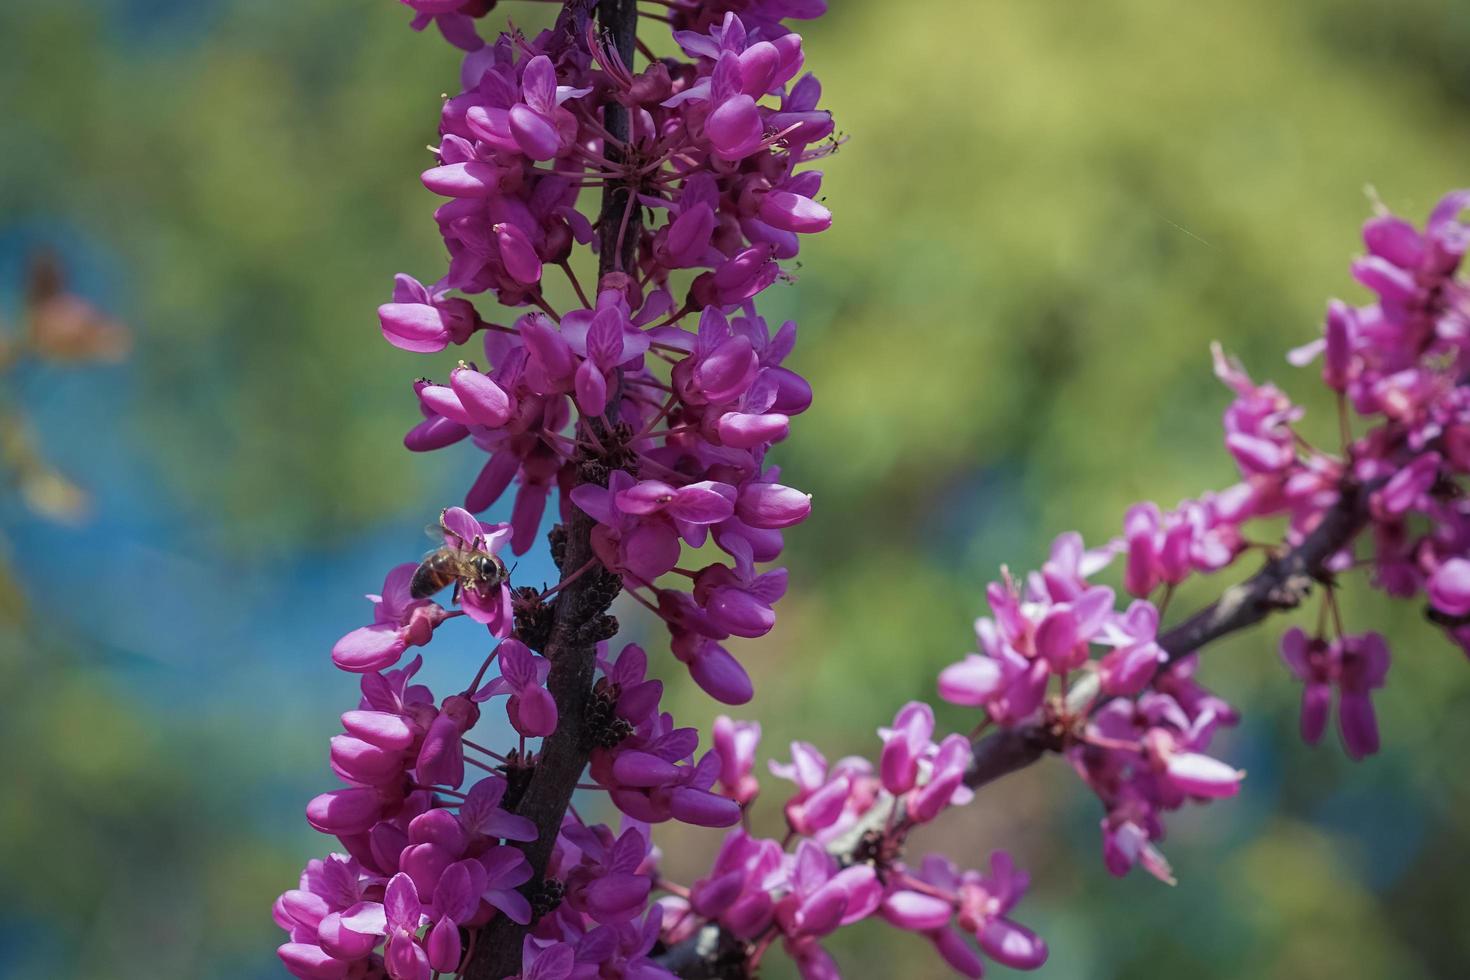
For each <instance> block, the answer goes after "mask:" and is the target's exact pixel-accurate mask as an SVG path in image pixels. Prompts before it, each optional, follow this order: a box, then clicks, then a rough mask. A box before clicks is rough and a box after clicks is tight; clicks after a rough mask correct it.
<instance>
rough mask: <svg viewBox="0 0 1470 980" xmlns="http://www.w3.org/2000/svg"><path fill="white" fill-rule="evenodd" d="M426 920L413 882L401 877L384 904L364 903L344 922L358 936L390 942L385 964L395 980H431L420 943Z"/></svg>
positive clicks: (392, 883)
mask: <svg viewBox="0 0 1470 980" xmlns="http://www.w3.org/2000/svg"><path fill="white" fill-rule="evenodd" d="M425 919H426V916H425V915H424V907H423V904H422V903H421V902H420V901H419V896H418V892H417V891H416V890H415V889H414V885H413V881H412V880H411V879H410V878H409V877H408V875H406V874H401V873H400V874H396V875H394V876H393V878H392V880H391V881H389V882H388V888H387V890H386V891H385V892H384V893H383V901H382V902H381V903H378V902H363V903H361V904H359V905H358V906H356V907H355V908H354V909H353V910H352V911H351V912H349V913H348V914H347V915H345V916H343V918H342V921H343V924H344V925H346V926H347V927H348V928H350V929H352V930H353V931H354V932H359V933H371V934H372V935H376V936H384V937H386V938H387V945H386V947H385V948H384V951H383V962H384V965H385V966H386V967H387V969H388V976H389V977H391V978H392V980H429V976H430V974H431V973H433V970H432V968H431V967H430V966H429V955H428V953H427V952H426V951H425V950H424V948H423V946H421V945H420V944H419V941H418V933H419V930H420V929H421V928H422V927H423V925H424V922H425Z"/></svg>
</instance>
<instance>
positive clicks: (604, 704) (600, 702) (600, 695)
mask: <svg viewBox="0 0 1470 980" xmlns="http://www.w3.org/2000/svg"><path fill="white" fill-rule="evenodd" d="M621 693H622V691H621V690H620V689H619V687H618V685H616V684H614V683H612V682H611V681H609V680H608V679H607V678H606V677H603V678H601V679H600V680H598V682H597V686H596V687H595V688H593V689H592V693H591V694H590V695H588V697H587V724H586V727H584V728H583V730H582V734H583V740H582V750H583V751H584V752H591V751H592V750H593V749H611V748H616V747H617V746H618V743H620V742H622V740H623V739H625V738H627V737H628V736H629V735H632V734H633V726H632V725H630V724H628V723H627V722H626V721H624V720H623V719H622V718H619V717H618V715H617V708H618V696H619V695H620V694H621Z"/></svg>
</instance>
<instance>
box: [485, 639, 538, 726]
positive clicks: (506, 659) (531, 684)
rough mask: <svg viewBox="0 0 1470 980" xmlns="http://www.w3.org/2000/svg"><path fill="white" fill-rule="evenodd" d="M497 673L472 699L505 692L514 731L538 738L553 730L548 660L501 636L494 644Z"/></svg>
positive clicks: (486, 697)
mask: <svg viewBox="0 0 1470 980" xmlns="http://www.w3.org/2000/svg"><path fill="white" fill-rule="evenodd" d="M497 651H498V653H499V657H500V676H499V677H497V678H495V679H494V680H492V681H491V682H490V683H488V684H486V685H485V686H484V687H482V688H480V690H479V691H477V692H476V693H475V696H474V697H475V700H476V701H486V700H488V699H490V698H493V697H495V696H496V695H499V694H509V695H510V698H509V699H508V700H507V701H506V704H505V711H506V714H507V715H509V716H510V723H511V725H512V726H513V727H514V728H515V730H516V731H518V732H520V733H521V734H522V735H524V736H526V737H527V738H541V737H543V736H546V735H550V734H551V733H552V732H554V731H556V701H555V700H553V699H552V697H551V692H550V691H548V690H547V689H546V687H545V684H546V675H547V673H549V672H550V670H551V661H549V660H547V659H546V658H545V657H539V656H537V655H536V654H534V653H532V652H531V650H530V649H529V648H528V647H527V646H526V645H525V644H524V643H522V642H521V641H520V640H516V639H505V640H501V641H500V646H499V647H498V648H497Z"/></svg>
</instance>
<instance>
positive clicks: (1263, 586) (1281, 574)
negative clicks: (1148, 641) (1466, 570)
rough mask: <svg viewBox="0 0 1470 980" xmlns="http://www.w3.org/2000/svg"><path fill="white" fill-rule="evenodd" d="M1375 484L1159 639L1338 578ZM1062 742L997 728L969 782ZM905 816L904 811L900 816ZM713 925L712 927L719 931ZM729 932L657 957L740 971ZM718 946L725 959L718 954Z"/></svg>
mask: <svg viewBox="0 0 1470 980" xmlns="http://www.w3.org/2000/svg"><path fill="white" fill-rule="evenodd" d="M1374 489H1376V485H1373V486H1360V485H1358V484H1356V483H1345V485H1344V486H1343V489H1342V496H1341V497H1340V498H1339V499H1338V502H1337V503H1336V504H1335V505H1333V507H1332V508H1331V509H1329V510H1328V511H1327V513H1326V514H1325V515H1323V518H1322V521H1321V522H1320V523H1319V524H1318V525H1317V526H1316V528H1314V529H1313V530H1312V532H1311V533H1310V534H1308V535H1307V537H1306V539H1305V540H1304V541H1302V543H1301V544H1300V545H1298V546H1297V547H1296V548H1293V549H1292V550H1290V551H1288V552H1286V553H1285V554H1282V555H1279V556H1278V557H1276V558H1273V559H1271V560H1270V561H1268V562H1267V563H1266V565H1265V567H1264V568H1262V569H1261V570H1260V571H1259V572H1257V573H1256V574H1255V575H1252V576H1251V577H1250V578H1248V579H1246V580H1245V581H1244V582H1241V583H1239V584H1238V585H1233V586H1231V587H1230V588H1228V589H1226V590H1225V592H1224V594H1223V595H1221V596H1220V598H1219V599H1218V600H1216V601H1215V602H1213V603H1211V604H1210V605H1208V606H1206V607H1205V608H1204V609H1201V610H1200V611H1199V612H1197V613H1195V614H1194V615H1193V616H1190V617H1189V618H1188V619H1186V620H1185V621H1184V622H1182V623H1180V624H1179V625H1178V626H1176V627H1174V628H1173V629H1171V630H1169V631H1167V632H1166V633H1164V634H1163V636H1161V637H1160V638H1159V645H1160V646H1162V647H1163V648H1164V652H1165V653H1166V654H1168V657H1169V661H1170V662H1173V661H1175V660H1178V659H1179V658H1180V657H1185V656H1188V655H1189V654H1191V653H1194V652H1195V651H1197V650H1199V649H1201V648H1202V647H1204V646H1207V645H1208V644H1210V643H1213V642H1214V641H1215V640H1218V639H1220V638H1221V637H1224V636H1227V635H1229V634H1231V633H1234V632H1237V631H1238V630H1243V629H1246V628H1247V627H1250V626H1254V625H1255V624H1257V623H1259V622H1260V621H1261V620H1263V619H1265V618H1266V617H1267V616H1269V615H1270V614H1271V613H1273V612H1276V611H1279V610H1283V609H1294V608H1296V607H1297V606H1299V605H1301V603H1302V602H1303V601H1304V600H1305V599H1306V597H1307V594H1308V593H1309V592H1310V591H1311V588H1312V585H1313V584H1314V583H1318V582H1328V581H1331V573H1330V572H1328V571H1327V568H1326V565H1327V561H1328V559H1330V558H1331V557H1332V556H1333V555H1335V554H1337V553H1338V552H1340V551H1341V550H1342V549H1344V548H1346V547H1348V546H1349V545H1351V544H1352V542H1353V539H1354V538H1356V537H1357V535H1358V533H1359V532H1360V531H1362V529H1363V527H1364V526H1365V525H1366V524H1367V522H1368V502H1369V497H1370V495H1371V493H1372V491H1373V490H1374ZM1089 680H1090V683H1088V682H1084V683H1083V684H1079V685H1077V686H1076V687H1074V689H1073V690H1072V692H1071V694H1070V695H1069V701H1070V702H1072V703H1073V704H1079V703H1080V704H1083V705H1085V704H1086V703H1088V702H1090V701H1092V700H1093V699H1094V696H1095V693H1096V690H1097V686H1096V677H1095V676H1093V677H1092V678H1090V679H1089ZM1062 747H1063V741H1062V739H1061V736H1060V735H1059V734H1058V733H1056V732H1054V731H1051V730H1048V729H1047V728H1046V727H1044V726H1042V725H1026V726H1022V727H1019V728H1008V729H1002V730H1000V731H996V732H992V733H991V734H989V735H986V736H985V737H983V738H980V739H977V740H976V741H975V745H974V751H973V754H972V755H971V758H970V767H969V769H968V771H967V772H966V773H965V784H966V785H967V786H970V787H971V788H973V789H978V788H980V787H982V786H985V785H987V784H989V783H993V782H995V781H996V780H997V779H1000V778H1001V777H1002V776H1005V775H1008V774H1010V773H1013V772H1017V771H1019V770H1021V769H1025V768H1026V767H1027V766H1029V765H1031V764H1032V763H1034V762H1036V761H1037V760H1039V759H1040V758H1041V757H1042V756H1044V755H1046V754H1047V753H1048V752H1051V751H1057V750H1060V749H1061V748H1062ZM892 809H893V804H892V802H889V803H888V804H887V805H884V804H879V805H877V806H874V807H873V809H872V810H871V811H870V812H869V813H867V814H866V815H865V816H864V818H863V819H862V820H861V821H859V823H858V824H857V826H855V827H853V828H852V829H851V830H850V831H848V832H847V833H845V834H843V835H842V837H841V838H839V839H837V840H834V841H832V842H831V844H830V845H829V846H828V850H829V851H830V852H831V853H832V854H833V856H835V857H836V858H837V859H838V860H840V861H843V862H844V863H848V862H851V861H853V860H854V854H855V852H856V849H857V847H858V845H859V844H860V843H861V842H862V840H863V839H864V837H866V836H867V835H868V834H870V833H871V832H873V831H876V830H881V829H882V828H883V827H884V826H886V825H888V823H889V821H890V817H891V811H892ZM900 816H901V815H900ZM712 930H713V931H712ZM729 941H730V939H729V937H728V936H726V935H725V934H724V932H723V931H722V930H720V929H718V928H717V927H715V926H712V925H711V926H705V927H704V928H703V929H701V930H700V931H699V932H697V933H695V935H693V936H691V937H690V938H689V939H686V940H684V941H683V942H681V943H678V944H677V945H675V946H673V947H671V948H670V949H669V950H667V951H666V952H664V953H662V954H660V955H659V956H658V957H656V959H657V960H658V962H659V963H660V965H662V966H664V968H665V969H668V970H670V971H672V972H674V973H676V974H677V975H678V976H680V977H683V978H684V980H715V978H721V977H728V976H732V975H733V976H739V975H740V974H731V973H730V972H729V966H728V964H729V957H730V952H729V950H730V946H729ZM717 951H718V952H719V953H720V955H721V956H723V957H724V958H723V959H721V960H716V959H715V958H714V955H715V953H716V952H717Z"/></svg>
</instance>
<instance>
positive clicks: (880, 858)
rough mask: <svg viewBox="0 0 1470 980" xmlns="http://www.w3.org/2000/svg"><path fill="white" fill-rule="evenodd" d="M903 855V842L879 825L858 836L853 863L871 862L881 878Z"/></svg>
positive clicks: (853, 850) (853, 853)
mask: <svg viewBox="0 0 1470 980" xmlns="http://www.w3.org/2000/svg"><path fill="white" fill-rule="evenodd" d="M902 856H903V844H902V842H900V841H899V840H898V839H897V837H896V836H892V835H889V834H886V833H884V832H883V830H882V829H881V828H878V827H875V828H873V829H872V830H869V831H868V832H867V833H865V834H863V836H862V837H860V838H858V842H857V846H856V847H854V848H853V849H852V858H853V860H852V863H853V864H871V865H872V866H873V870H874V871H876V872H877V873H878V877H879V878H882V877H883V875H884V872H886V871H887V870H888V869H889V868H891V867H893V864H894V862H896V861H897V860H898V859H899V858H900V857H902Z"/></svg>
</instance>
